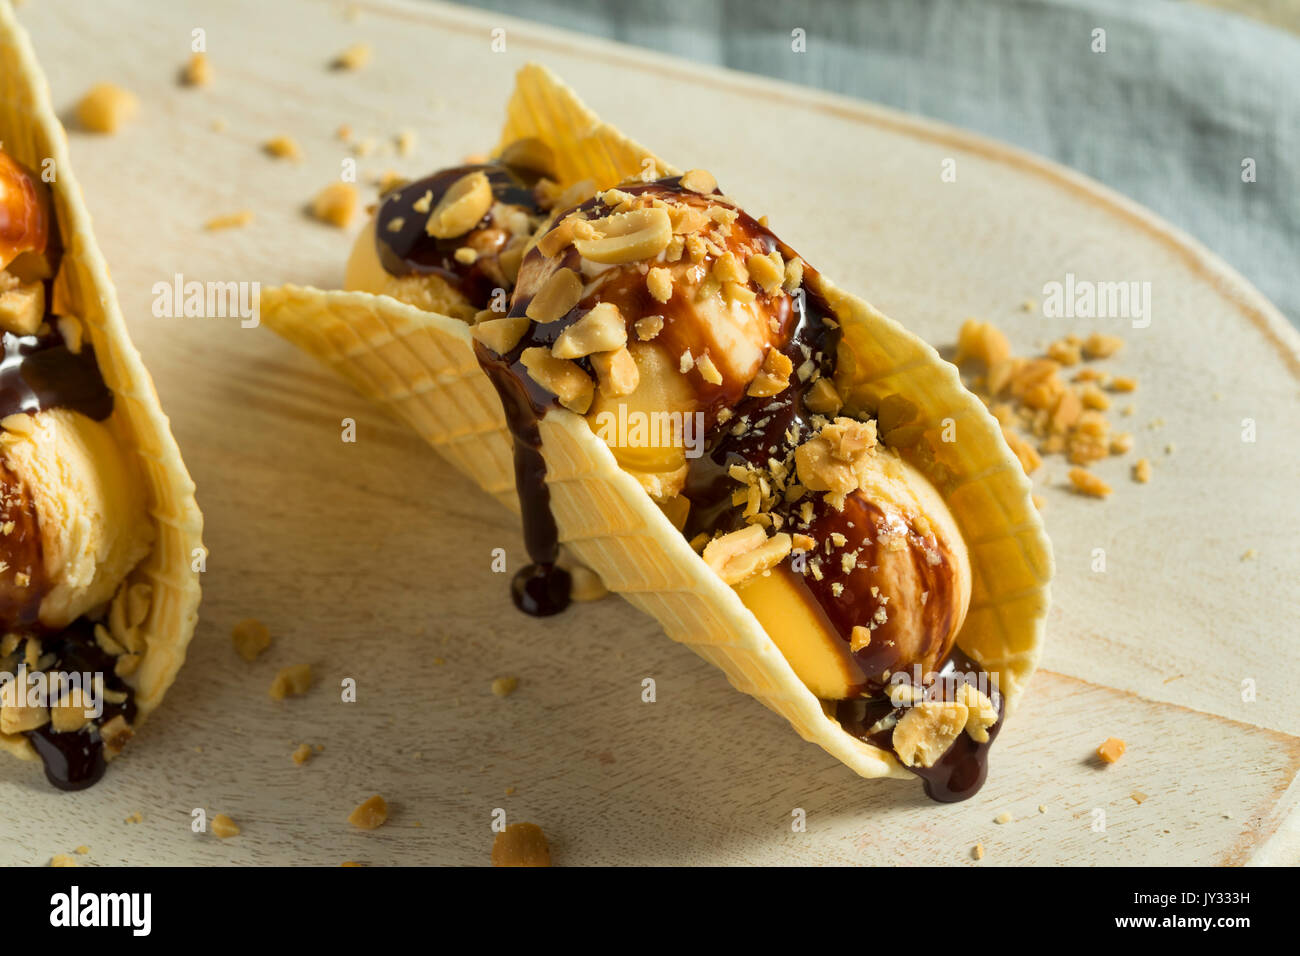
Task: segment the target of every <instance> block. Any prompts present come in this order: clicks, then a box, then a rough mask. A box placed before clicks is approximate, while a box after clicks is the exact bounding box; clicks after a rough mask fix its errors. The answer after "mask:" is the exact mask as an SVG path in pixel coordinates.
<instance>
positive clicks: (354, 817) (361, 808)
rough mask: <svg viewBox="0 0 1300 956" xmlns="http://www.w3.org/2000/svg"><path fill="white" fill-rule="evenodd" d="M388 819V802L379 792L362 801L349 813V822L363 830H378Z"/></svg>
mask: <svg viewBox="0 0 1300 956" xmlns="http://www.w3.org/2000/svg"><path fill="white" fill-rule="evenodd" d="M387 821H388V803H387V802H386V801H385V800H384V798H383V797H381V796H380V795H379V794H375V795H374V796H373V797H371V798H369V799H368V800H365V801H363V802H362V803H360V804H359V805H358V806H357V808H356V809H355V810H353V811H352V812H351V813H349V814H348V823H350V824H352V825H353V826H354V827H357V828H358V829H361V830H377V829H379V828H380V827H382V826H383V825H384V824H385V823H386V822H387Z"/></svg>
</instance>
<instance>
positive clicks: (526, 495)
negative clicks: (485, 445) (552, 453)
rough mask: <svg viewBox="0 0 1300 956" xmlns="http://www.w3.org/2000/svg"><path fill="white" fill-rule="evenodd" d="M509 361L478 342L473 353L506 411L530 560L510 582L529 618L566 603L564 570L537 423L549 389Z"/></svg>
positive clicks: (566, 574)
mask: <svg viewBox="0 0 1300 956" xmlns="http://www.w3.org/2000/svg"><path fill="white" fill-rule="evenodd" d="M518 351H519V350H517V351H516V352H515V353H512V355H513V356H514V360H513V361H510V360H509V359H508V358H507V357H504V356H498V355H495V354H493V353H492V352H491V351H489V350H488V349H486V348H484V346H483V344H482V343H480V342H475V343H474V352H475V355H476V356H477V357H478V361H479V364H480V365H481V366H482V367H483V370H484V371H485V372H487V374H488V378H490V379H491V380H492V384H493V385H494V386H496V390H497V395H499V396H500V398H501V407H502V409H503V410H504V411H505V416H506V425H507V426H508V427H509V429H510V434H511V436H512V437H513V439H514V458H515V491H516V493H517V494H518V495H519V513H520V515H521V517H522V519H523V525H524V547H525V548H526V549H527V551H528V557H529V559H530V560H531V561H532V563H531V564H529V565H527V566H526V567H524V568H521V569H520V570H519V571H518V572H516V574H515V576H514V578H513V579H512V580H511V582H510V596H511V598H513V599H514V602H515V607H517V608H519V610H521V611H523V612H524V613H525V614H530V615H532V616H533V617H548V616H550V615H552V614H558V613H560V612H561V611H563V610H564V609H565V608H567V607H568V606H569V588H570V584H571V580H570V577H569V572H567V571H565V570H564V569H563V568H561V567H559V566H557V564H556V561H557V560H558V559H559V555H560V534H559V531H558V530H557V528H556V526H555V516H554V515H553V514H552V513H551V492H550V489H549V488H547V487H546V461H545V459H543V458H542V450H541V449H542V438H541V435H540V433H539V432H538V427H537V422H538V420H539V419H540V417H541V415H542V414H543V411H542V409H543V408H544V407H545V404H544V403H545V402H546V400H547V397H548V396H549V393H548V392H546V391H544V390H543V389H542V388H541V387H540V386H539V385H537V383H536V382H534V381H533V380H532V379H531V378H529V377H528V375H527V374H523V375H520V374H517V373H516V372H515V371H514V363H515V362H517V361H518V358H519V356H518V354H517V352H518Z"/></svg>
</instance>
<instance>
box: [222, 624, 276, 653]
mask: <svg viewBox="0 0 1300 956" xmlns="http://www.w3.org/2000/svg"><path fill="white" fill-rule="evenodd" d="M230 639H231V641H232V642H233V643H234V645H235V653H236V654H238V655H239V656H240V657H242V658H243V659H244V660H246V661H249V662H250V663H251V662H252V661H255V660H257V655H259V654H261V653H262V651H264V650H266V649H267V648H268V647H270V646H271V632H270V631H269V630H267V627H266V625H265V624H263V623H262V622H261V621H259V620H258V619H257V618H255V617H249V618H245V619H244V620H242V621H240V622H239V623H238V624H236V625H235V626H234V627H233V628H231V629H230Z"/></svg>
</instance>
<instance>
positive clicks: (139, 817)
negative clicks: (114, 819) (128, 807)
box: [122, 810, 144, 823]
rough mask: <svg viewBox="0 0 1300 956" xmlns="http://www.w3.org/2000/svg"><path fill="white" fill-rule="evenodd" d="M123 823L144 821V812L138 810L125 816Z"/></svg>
mask: <svg viewBox="0 0 1300 956" xmlns="http://www.w3.org/2000/svg"><path fill="white" fill-rule="evenodd" d="M122 822H123V823H144V814H143V813H141V812H140V811H139V810H137V811H136V812H135V813H133V814H131V815H130V816H128V817H126V818H124V819H123V820H122Z"/></svg>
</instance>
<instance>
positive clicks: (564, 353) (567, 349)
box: [551, 302, 627, 359]
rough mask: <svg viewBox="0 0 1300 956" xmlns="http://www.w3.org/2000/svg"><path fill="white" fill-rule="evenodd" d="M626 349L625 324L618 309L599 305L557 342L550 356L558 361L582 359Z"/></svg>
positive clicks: (567, 330) (601, 303)
mask: <svg viewBox="0 0 1300 956" xmlns="http://www.w3.org/2000/svg"><path fill="white" fill-rule="evenodd" d="M625 345H627V323H626V322H625V321H624V320H623V314H622V313H621V312H619V310H618V306H616V305H614V303H612V302H600V303H598V304H597V305H595V306H594V307H593V308H592V309H591V310H590V311H589V312H588V313H587V314H586V315H584V316H583V317H582V318H580V319H579V320H578V321H577V322H574V323H573V324H572V325H570V326H569V327H568V328H566V329H565V330H564V331H563V332H561V333H560V335H559V337H558V338H556V340H555V344H554V345H552V346H551V354H552V355H554V356H555V357H556V358H559V359H578V358H585V357H586V356H588V355H591V354H592V353H593V352H610V351H613V350H614V349H620V348H622V347H623V346H625Z"/></svg>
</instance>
